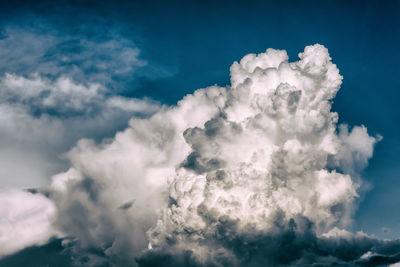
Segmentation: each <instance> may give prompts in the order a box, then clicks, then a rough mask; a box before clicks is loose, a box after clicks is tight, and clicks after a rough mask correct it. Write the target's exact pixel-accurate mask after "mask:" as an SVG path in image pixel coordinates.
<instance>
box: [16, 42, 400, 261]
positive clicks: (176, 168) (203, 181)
mask: <svg viewBox="0 0 400 267" xmlns="http://www.w3.org/2000/svg"><path fill="white" fill-rule="evenodd" d="M299 58H300V59H299V60H298V61H294V62H289V58H288V56H287V54H286V52H285V51H284V50H274V49H268V50H267V51H266V52H265V53H261V54H259V55H255V54H250V55H247V56H245V57H244V58H243V59H242V60H241V61H240V62H235V63H234V64H233V65H232V66H231V85H230V86H228V87H219V86H211V87H208V88H205V89H199V90H197V91H195V92H194V93H193V94H191V95H187V96H185V97H184V98H183V99H182V100H181V101H179V102H178V103H177V105H176V106H172V107H163V108H162V109H161V110H160V111H158V112H157V113H155V114H154V115H153V116H151V117H150V118H133V119H131V120H130V123H129V127H128V128H127V129H126V130H124V131H121V132H118V133H117V134H116V135H115V138H113V139H107V140H104V141H103V142H102V143H101V144H96V142H94V141H93V140H90V139H82V140H80V141H79V142H78V143H77V145H76V146H75V147H74V148H73V149H71V150H70V151H69V152H68V153H67V154H66V158H67V159H69V161H70V162H71V167H70V169H69V170H68V171H66V172H64V173H59V174H57V175H55V176H54V177H53V179H52V184H51V186H50V187H49V188H48V189H47V190H48V191H47V192H48V196H49V198H50V199H51V200H52V201H53V203H54V205H55V206H56V207H57V214H58V215H57V217H56V219H55V221H54V228H55V229H57V231H59V232H60V233H62V235H63V237H64V238H65V239H64V243H63V244H64V246H65V249H66V250H68V251H69V252H70V253H72V254H73V255H74V259H75V264H76V265H77V266H100V265H102V264H106V265H111V266H132V265H136V264H138V265H139V266H280V265H282V266H287V265H295V266H297V265H300V266H305V265H311V264H315V265H316V266H318V264H319V265H329V264H344V265H346V264H347V265H348V264H353V265H354V264H359V265H368V264H372V263H375V262H379V263H382V264H384V263H385V264H390V263H395V262H396V261H398V254H397V253H398V251H399V249H398V248H399V246H400V242H399V241H382V240H378V239H375V238H373V237H370V236H368V235H366V234H365V233H362V232H358V233H351V232H348V231H347V230H346V227H348V226H350V225H351V218H352V214H353V211H354V208H355V206H354V205H355V200H356V199H357V197H358V192H359V189H360V186H361V185H362V180H361V179H360V171H362V169H363V168H365V167H366V166H367V163H368V160H369V159H370V158H371V157H372V155H373V148H374V145H375V144H376V142H378V141H379V139H380V137H379V136H378V137H372V136H370V135H369V134H368V133H367V129H366V128H365V126H360V127H359V126H355V127H353V128H351V129H350V130H349V127H348V126H344V125H341V126H340V125H339V126H338V125H337V121H338V114H337V113H335V112H332V111H331V102H332V99H333V98H334V97H335V94H336V93H337V91H338V90H339V88H340V85H341V82H342V77H341V75H340V74H339V70H338V69H337V67H336V65H335V64H333V63H332V62H331V58H330V56H329V53H328V50H327V49H326V48H325V47H323V46H321V45H313V46H308V47H306V48H305V50H304V52H302V53H300V54H299ZM77 90H78V89H77ZM91 90H92V91H93V92H94V91H95V92H97V91H99V90H101V88H96V87H94V88H92V89H91ZM78 91H79V90H78ZM88 93H89V94H91V93H90V92H88ZM60 94H61V95H62V93H61V92H60ZM50 95H51V94H50ZM95 95H96V94H95ZM21 101H22V100H21ZM29 101H30V100H29ZM71 101H73V100H72V99H71ZM109 101H110V102H111V103H112V104H109V105H113V106H114V107H119V106H130V105H127V104H126V103H124V101H125V100H122V99H117V98H114V99H113V100H109ZM61 102H62V101H61ZM105 102H106V103H107V101H105ZM49 103H52V101H50V102H49ZM46 105H47V104H46V103H44V102H43V103H42V104H40V105H39V107H41V110H46V109H47V106H46ZM71 105H72V106H79V102H78V104H73V103H72V102H71V103H68V101H67V102H66V103H65V107H66V108H68V107H70V106H71ZM50 106H51V105H50ZM46 112H47V111H46Z"/></svg>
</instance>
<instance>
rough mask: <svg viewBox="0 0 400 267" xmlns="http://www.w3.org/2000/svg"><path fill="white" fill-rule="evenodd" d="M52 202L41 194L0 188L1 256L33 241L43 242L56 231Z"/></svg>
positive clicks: (30, 244) (41, 243)
mask: <svg viewBox="0 0 400 267" xmlns="http://www.w3.org/2000/svg"><path fill="white" fill-rule="evenodd" d="M56 213H57V212H56V207H55V206H54V204H53V202H52V201H50V200H49V199H47V198H46V197H44V196H43V195H41V194H32V193H30V192H26V191H22V190H15V189H7V190H4V189H3V190H1V191H0V258H1V257H3V256H5V255H8V254H11V253H14V252H16V251H18V250H20V249H23V248H25V247H28V246H33V245H43V244H45V243H46V242H47V241H48V240H49V239H50V238H51V237H53V236H54V235H56V234H57V232H56V231H55V230H54V229H53V227H52V223H53V222H54V220H55V217H56Z"/></svg>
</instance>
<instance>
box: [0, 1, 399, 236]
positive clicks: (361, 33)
mask: <svg viewBox="0 0 400 267" xmlns="http://www.w3.org/2000/svg"><path fill="white" fill-rule="evenodd" d="M399 12H400V1H218V3H214V2H212V1H178V2H171V1H152V2H150V1H149V2H147V1H146V2H143V1H133V2H131V1H111V2H106V1H104V2H102V1H83V2H81V1H38V2H35V3H30V2H29V1H16V2H13V3H12V4H10V3H7V4H6V3H3V4H2V5H1V7H0V55H1V58H2V60H1V61H0V75H5V73H14V74H16V75H19V76H21V77H30V75H32V73H35V72H38V73H40V74H41V75H42V77H46V78H47V79H48V81H49V83H52V81H55V80H57V79H58V78H59V77H60V76H62V75H64V76H68V77H71V79H72V80H73V81H75V82H77V83H82V84H88V83H90V82H97V83H99V84H101V85H104V86H105V87H107V88H108V89H107V91H106V92H104V93H101V94H100V96H99V97H101V99H103V100H96V101H97V102H96V101H94V102H90V103H89V104H88V105H90V109H89V108H87V109H84V110H78V111H77V109H72V108H69V106H66V107H64V106H63V105H62V104H59V106H58V105H53V106H50V107H49V106H46V107H45V108H44V107H43V105H41V104H40V105H39V104H35V103H36V102H35V101H36V100H35V99H33V98H32V99H33V100H32V99H31V100H26V101H27V102H24V103H25V104H26V105H29V110H30V111H29V112H30V114H32V116H33V117H35V116H36V117H40V116H41V114H48V115H49V116H51V118H56V119H54V120H60V121H64V119H65V118H66V119H65V120H67V121H68V123H69V124H66V125H75V124H74V123H79V122H81V121H80V120H78V119H76V120H75V119H74V118H77V117H79V116H81V117H82V118H83V119H82V121H85V122H86V121H88V120H89V119H90V118H91V117H92V116H93V114H92V113H91V112H93V110H95V111H96V110H97V109H100V110H102V107H101V105H100V104H99V102H98V101H100V102H101V101H105V100H104V99H109V98H110V97H113V96H118V97H121V98H123V99H125V100H126V99H128V100H129V99H132V98H134V99H142V100H144V101H146V105H147V106H146V109H147V111H145V112H139V111H137V109H132V110H128V111H126V110H122V111H118V112H116V113H115V114H116V115H113V116H111V117H110V118H107V119H105V120H104V121H101V120H100V119H99V125H103V127H100V128H101V129H100V130H97V129H98V128H97V127H98V125H97V124H96V125H94V126H93V127H92V128H90V127H91V126H88V127H87V129H84V130H83V131H82V132H79V133H75V132H72V133H71V134H68V135H67V137H65V139H64V140H66V141H65V142H64V143H62V141H59V140H58V139H57V140H56V141H54V145H46V144H45V145H43V146H37V147H36V146H35V147H33V148H32V149H31V150H32V151H39V150H41V152H40V153H42V154H43V155H44V156H43V159H47V158H49V157H55V156H54V154H62V152H65V151H67V150H69V149H70V148H71V147H72V146H73V145H74V144H75V142H76V141H77V140H78V139H79V138H82V137H91V138H95V139H96V140H101V139H102V138H106V137H111V136H113V135H114V133H115V132H116V131H117V130H121V129H123V128H124V127H126V125H127V121H128V118H129V117H130V116H148V115H149V114H151V113H153V112H155V110H157V107H160V106H162V105H171V104H174V103H176V101H178V100H179V99H181V98H182V97H183V96H184V95H186V94H188V93H192V92H193V91H194V90H196V89H198V88H203V87H207V86H210V85H214V84H218V85H220V86H225V85H227V84H229V67H230V65H231V64H232V62H234V61H235V60H240V59H241V58H242V57H243V56H244V55H246V54H248V53H261V52H264V51H265V50H266V49H267V48H276V49H285V50H287V52H288V55H289V57H290V58H291V60H297V53H299V52H300V51H302V50H303V49H304V47H305V46H306V45H310V44H315V43H319V44H323V45H324V46H325V47H327V48H328V49H329V53H330V55H331V57H332V59H333V62H334V63H335V64H337V66H338V68H339V70H340V73H341V75H343V77H344V79H343V84H342V87H341V89H340V91H339V92H338V94H337V96H336V98H335V99H334V104H333V109H334V111H337V112H338V113H339V122H340V123H348V124H349V125H361V124H362V125H365V126H366V127H367V128H368V132H369V133H370V135H373V136H375V135H378V134H380V135H382V136H383V139H382V140H381V141H380V142H379V143H378V144H377V145H376V147H375V151H374V156H373V158H372V159H371V160H370V162H369V166H368V167H367V168H366V169H365V170H364V171H363V174H362V177H363V179H365V180H366V181H367V182H368V183H369V184H370V185H371V188H370V190H369V191H367V192H366V193H365V194H362V197H361V199H362V201H361V203H360V204H359V207H358V208H357V210H356V213H355V219H354V226H353V228H354V230H356V231H357V230H363V231H365V232H367V233H369V234H374V235H376V236H379V237H384V238H395V237H399V236H400V227H399V223H400V210H399V209H398V207H399V206H400V198H399V197H398V196H399V195H400V165H399V164H398V163H399V162H400V138H399V137H400V124H399V121H400V105H399V104H398V101H399V99H400V92H399V89H400V79H399V77H400V70H399V67H398V62H400V53H399V50H398V49H399V47H400V19H399V16H398V14H399ZM96 97H97V96H96ZM96 99H97V98H96ZM14 100H15V99H14ZM14 100H13V98H12V97H10V98H9V100H7V101H14ZM3 101H4V99H3ZM113 103H114V102H113ZM152 105H153V106H152ZM113 110H114V109H113ZM79 112H81V113H79ZM105 113H107V114H108V110H107V112H105ZM82 114H83V115H82ZM81 117H79V118H81ZM88 118H89V119H88ZM52 120H53V119H52ZM111 122H112V123H111ZM105 123H106V124H107V125H109V127H106V126H104V124H105ZM52 127H53V126H52ZM54 127H56V126H54ZM67 128H69V129H72V127H67ZM49 129H50V128H49ZM51 129H53V128H51ZM72 131H73V130H72ZM38 138H39V137H38ZM15 142H16V145H15V146H16V147H19V146H21V147H22V148H21V149H19V150H18V149H16V150H18V151H19V152H15V153H16V154H15V155H17V156H18V155H19V153H20V152H21V151H22V150H23V149H25V147H26V146H29V145H26V144H25V143H23V142H24V141H15ZM18 142H22V143H18ZM26 142H28V141H26ZM49 142H50V143H51V141H49ZM60 142H61V143H60ZM28 143H29V142H28ZM7 149H11V150H12V149H13V148H7ZM17 156H16V157H17ZM66 164H67V163H65V161H63V160H62V159H56V160H54V162H53V163H51V164H50V165H51V166H47V165H45V166H42V165H40V164H39V165H40V166H41V167H40V168H42V169H43V171H40V172H38V173H37V175H36V176H40V175H45V176H46V175H50V174H51V173H56V172H58V171H63V170H65V168H66V166H67V165H66ZM32 166H33V167H32V168H34V166H35V163H32ZM3 168H5V167H4V166H3ZM32 168H31V169H32ZM31 169H29V168H28V169H27V171H26V172H30V171H31ZM7 173H8V172H7ZM21 176H23V177H26V175H25V173H24V174H21ZM16 177H17V176H16ZM18 177H20V176H18ZM1 179H3V181H4V180H6V179H4V178H1ZM18 179H22V178H18ZM46 179H49V178H43V179H42V180H40V179H39V178H38V180H37V183H36V182H32V181H29V178H26V180H24V179H22V180H20V181H19V182H18V183H17V184H18V186H19V187H24V183H25V181H26V187H32V186H35V185H36V184H37V185H39V186H41V185H44V184H46V181H49V180H46ZM10 183H11V182H10ZM10 183H8V182H2V186H9V184H10ZM35 183H36V184H35ZM11 184H12V183H11ZM383 227H385V228H388V229H390V232H389V233H385V234H384V233H383V232H382V228H383Z"/></svg>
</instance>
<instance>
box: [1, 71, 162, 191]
mask: <svg viewBox="0 0 400 267" xmlns="http://www.w3.org/2000/svg"><path fill="white" fill-rule="evenodd" d="M0 97H1V99H2V100H1V102H0V123H1V125H2V127H1V129H0V137H1V139H0V144H1V146H2V150H1V152H0V158H2V159H4V160H3V161H1V163H0V166H1V167H2V168H1V171H0V174H1V177H2V181H1V183H0V185H1V186H7V187H10V186H17V187H29V186H44V185H47V184H48V183H49V177H50V175H51V174H53V173H55V172H58V171H60V170H62V168H65V166H64V165H65V163H63V162H62V161H61V160H60V158H59V155H60V154H61V153H64V152H65V151H66V150H68V149H70V147H72V146H73V144H75V143H76V141H77V140H79V139H80V138H83V137H91V138H97V139H99V138H103V137H104V136H110V135H112V134H113V133H114V131H116V129H120V128H121V127H124V126H125V125H126V124H127V122H128V120H129V119H130V118H131V117H132V116H144V117H146V116H149V115H151V114H153V113H154V112H156V111H157V110H158V109H159V108H160V105H159V104H158V103H156V102H154V101H151V100H146V99H144V100H140V99H133V98H124V97H122V96H116V95H113V94H112V93H111V92H110V91H109V90H107V89H106V88H105V87H104V86H102V85H100V84H98V83H89V84H87V85H86V86H85V85H82V84H79V83H76V82H74V81H73V80H71V79H70V78H67V77H60V78H58V79H56V80H55V81H52V80H50V79H47V78H44V77H42V76H40V75H38V74H35V75H32V76H31V77H22V76H18V75H16V74H6V75H5V76H3V77H0Z"/></svg>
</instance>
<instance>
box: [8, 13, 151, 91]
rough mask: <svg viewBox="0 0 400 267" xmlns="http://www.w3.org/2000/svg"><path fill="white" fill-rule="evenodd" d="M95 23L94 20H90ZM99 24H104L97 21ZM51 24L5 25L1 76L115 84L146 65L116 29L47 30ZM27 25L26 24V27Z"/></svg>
mask: <svg viewBox="0 0 400 267" xmlns="http://www.w3.org/2000/svg"><path fill="white" fill-rule="evenodd" d="M93 19H94V20H95V18H93ZM97 22H98V23H99V25H102V24H104V23H105V22H104V21H101V20H99V19H98V18H97ZM49 23H50V22H48V21H44V20H39V19H37V18H35V19H32V21H30V24H31V25H32V24H33V26H21V25H18V26H17V25H12V24H10V25H5V26H4V27H3V30H2V38H1V39H0V56H1V57H2V59H3V60H2V63H1V64H0V73H1V74H4V73H7V72H9V73H17V74H18V75H30V74H31V73H39V74H41V75H44V76H47V77H50V78H57V77H60V76H67V77H70V78H72V79H74V80H75V81H78V82H80V83H83V82H100V83H102V84H108V85H110V84H114V85H115V82H116V81H117V80H120V79H126V78H127V77H128V76H130V77H133V76H134V73H135V72H136V71H137V70H138V69H140V68H143V67H145V66H146V65H147V62H146V61H145V60H142V59H139V54H140V50H139V49H138V48H137V46H136V45H135V43H133V42H132V41H131V40H129V39H126V38H124V37H123V36H121V35H120V34H119V33H118V31H117V30H116V29H114V30H113V29H108V30H104V29H102V30H100V29H99V28H97V27H94V26H93V27H90V29H88V28H87V27H85V26H84V25H82V26H81V27H78V28H75V29H74V31H71V32H69V31H68V28H65V29H64V31H67V33H65V32H63V29H62V28H61V29H57V28H55V27H52V28H51V27H49V26H48V24H49ZM28 25H29V24H28ZM130 79H131V78H130Z"/></svg>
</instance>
